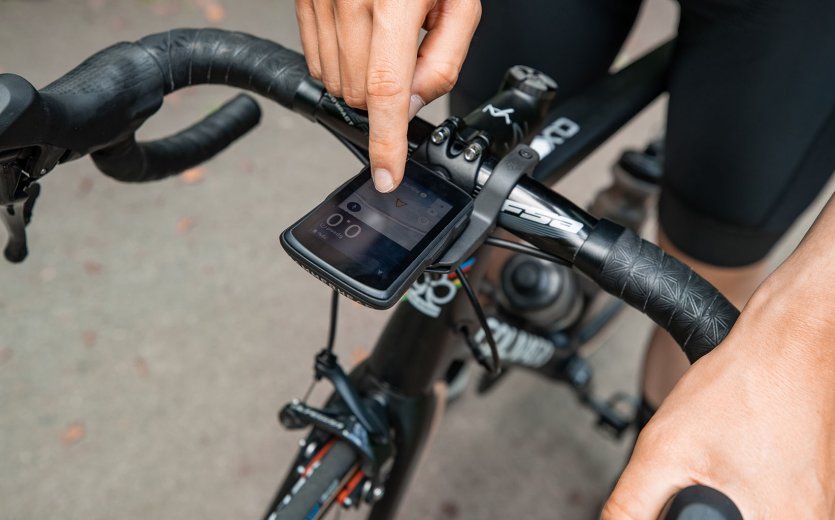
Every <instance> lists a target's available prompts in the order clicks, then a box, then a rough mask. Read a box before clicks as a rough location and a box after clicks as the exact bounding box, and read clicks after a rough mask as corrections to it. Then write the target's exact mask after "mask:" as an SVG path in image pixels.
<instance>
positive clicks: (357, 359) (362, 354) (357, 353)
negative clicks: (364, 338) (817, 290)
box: [351, 347, 369, 366]
mask: <svg viewBox="0 0 835 520" xmlns="http://www.w3.org/2000/svg"><path fill="white" fill-rule="evenodd" d="M368 355H369V352H368V350H366V349H365V348H363V347H356V348H355V349H354V350H352V351H351V366H357V365H359V364H360V363H362V362H363V361H365V358H367V357H368Z"/></svg>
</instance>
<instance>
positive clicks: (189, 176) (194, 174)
mask: <svg viewBox="0 0 835 520" xmlns="http://www.w3.org/2000/svg"><path fill="white" fill-rule="evenodd" d="M205 176H206V170H205V169H203V168H190V169H188V170H186V171H184V172H183V173H182V174H180V181H181V182H182V183H183V184H197V183H198V182H201V181H202V180H203V177H205Z"/></svg>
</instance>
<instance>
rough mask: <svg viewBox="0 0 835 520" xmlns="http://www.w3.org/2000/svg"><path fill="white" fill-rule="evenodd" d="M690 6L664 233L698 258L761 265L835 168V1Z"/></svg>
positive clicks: (703, 0)
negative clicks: (757, 262)
mask: <svg viewBox="0 0 835 520" xmlns="http://www.w3.org/2000/svg"><path fill="white" fill-rule="evenodd" d="M680 4H681V8H682V14H681V21H680V27H679V36H678V44H677V49H676V55H675V58H674V65H673V69H672V71H671V76H670V105H669V114H668V124H667V139H666V164H665V178H664V185H663V190H662V196H661V202H660V221H661V227H662V228H663V230H664V232H665V233H666V235H667V236H668V237H669V239H670V240H671V241H672V243H673V244H674V245H675V246H677V247H678V248H679V249H681V250H682V251H684V252H685V253H687V254H688V255H690V256H692V257H694V258H696V259H698V260H700V261H703V262H706V263H710V264H714V265H718V266H727V267H735V266H743V265H747V264H751V263H754V262H756V261H758V260H760V259H762V258H763V257H764V256H765V255H766V254H767V253H768V251H769V250H770V249H771V248H772V247H773V245H774V244H775V243H776V242H777V240H778V239H779V238H780V236H782V234H783V233H784V232H785V231H786V230H787V229H788V227H789V226H790V225H791V223H792V222H793V221H794V220H795V219H796V217H797V216H798V215H799V214H800V213H801V212H802V211H803V210H804V209H805V208H806V207H807V206H808V205H809V203H810V202H811V201H812V200H813V199H814V197H815V196H816V195H817V193H818V192H819V190H820V189H821V188H822V186H823V185H824V184H825V182H826V181H827V179H828V178H829V177H830V175H831V174H832V172H833V170H834V169H835V2H833V1H832V0H790V1H787V0H680Z"/></svg>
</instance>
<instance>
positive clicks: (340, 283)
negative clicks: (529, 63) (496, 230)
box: [281, 160, 473, 309]
mask: <svg viewBox="0 0 835 520" xmlns="http://www.w3.org/2000/svg"><path fill="white" fill-rule="evenodd" d="M472 208H473V199H472V197H470V196H469V195H468V194H467V193H466V192H464V191H463V190H461V189H460V188H458V187H457V186H455V185H454V184H452V183H451V182H449V181H448V180H446V179H444V178H442V177H440V176H439V175H437V174H435V173H434V172H432V171H431V170H429V169H427V168H426V167H424V166H421V165H420V164H418V163H416V162H414V161H412V160H409V161H408V162H407V163H406V171H405V175H404V177H403V181H402V182H401V183H400V186H398V187H397V189H396V190H394V191H392V192H390V193H380V192H378V191H377V190H376V189H375V188H374V183H373V182H372V180H371V174H370V171H369V169H368V168H366V169H364V170H363V171H362V172H360V174H359V175H357V176H356V177H354V178H353V179H351V180H350V181H348V182H347V183H345V184H343V185H342V186H341V187H339V188H338V189H337V190H336V191H335V192H333V193H331V194H330V195H329V196H328V197H327V198H326V199H325V201H324V202H322V203H321V204H319V205H318V206H317V207H316V208H315V209H313V211H311V212H310V213H308V214H307V215H305V216H304V217H302V218H301V219H300V220H299V221H298V222H296V223H295V224H293V225H292V226H290V227H289V228H287V229H286V230H285V231H284V232H283V233H282V234H281V245H282V246H283V247H284V249H285V250H286V251H287V253H289V254H290V256H291V257H292V258H293V259H294V260H295V261H296V262H298V263H299V264H300V265H301V266H302V267H303V268H305V269H306V270H307V271H309V272H310V273H311V274H313V275H314V276H316V277H317V278H319V279H320V280H321V281H323V282H325V283H326V284H328V285H329V286H331V287H332V288H334V289H337V290H338V291H340V292H341V293H343V294H344V295H346V296H348V297H349V298H351V299H353V300H356V301H358V302H360V303H362V304H364V305H367V306H369V307H373V308H376V309H387V308H389V307H391V306H392V305H394V303H395V302H397V300H398V299H399V298H400V297H401V296H402V295H403V294H404V293H405V292H406V290H407V289H408V288H409V285H411V284H412V282H414V281H415V279H416V278H417V277H418V276H419V275H420V274H421V273H422V272H423V271H424V270H425V269H426V268H427V267H428V266H429V265H431V264H432V262H433V261H434V260H436V259H437V258H438V257H439V256H440V254H441V253H442V252H443V251H444V250H445V249H446V248H447V247H448V246H449V245H450V243H451V242H452V240H454V239H455V238H456V237H457V236H458V235H459V234H460V232H461V231H462V230H463V229H464V227H465V226H466V224H467V221H468V220H469V216H470V213H471V212H472Z"/></svg>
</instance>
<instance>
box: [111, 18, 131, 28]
mask: <svg viewBox="0 0 835 520" xmlns="http://www.w3.org/2000/svg"><path fill="white" fill-rule="evenodd" d="M127 25H128V23H127V22H126V21H125V19H124V18H122V17H121V16H114V17H113V18H111V19H110V29H111V30H113V31H121V30H122V29H124V28H125V27H127Z"/></svg>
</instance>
